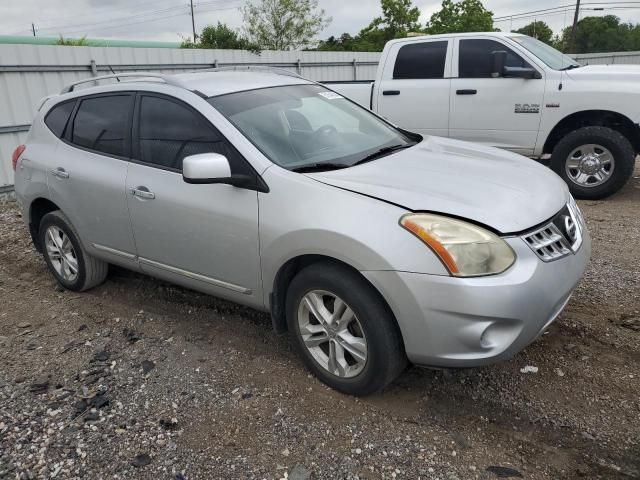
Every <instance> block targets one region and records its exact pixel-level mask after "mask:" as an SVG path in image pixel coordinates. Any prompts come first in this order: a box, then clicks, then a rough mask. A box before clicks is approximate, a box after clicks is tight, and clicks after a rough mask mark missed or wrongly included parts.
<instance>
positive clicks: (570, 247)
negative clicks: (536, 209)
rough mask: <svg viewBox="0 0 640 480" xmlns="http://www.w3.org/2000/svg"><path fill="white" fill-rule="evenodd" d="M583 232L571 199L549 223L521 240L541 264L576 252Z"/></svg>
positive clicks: (582, 222) (582, 226)
mask: <svg viewBox="0 0 640 480" xmlns="http://www.w3.org/2000/svg"><path fill="white" fill-rule="evenodd" d="M583 231H584V220H583V219H582V214H581V213H580V210H579V209H578V206H577V205H576V203H575V200H573V198H572V199H571V201H570V202H569V204H568V205H567V206H565V207H564V208H563V209H562V210H560V212H558V213H557V214H556V215H555V216H554V217H553V218H552V219H551V220H550V221H549V222H547V223H546V224H545V225H543V226H542V227H538V228H536V229H535V230H533V231H531V232H528V233H525V234H524V235H523V236H522V238H523V239H524V241H525V242H526V243H527V245H529V247H530V248H531V250H533V251H534V252H535V254H536V255H537V256H538V257H540V259H541V260H542V261H543V262H552V261H554V260H559V259H560V258H564V257H566V256H567V255H570V254H572V253H575V252H577V251H578V249H579V248H580V245H582V235H583Z"/></svg>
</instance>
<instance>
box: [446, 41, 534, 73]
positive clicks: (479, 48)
mask: <svg viewBox="0 0 640 480" xmlns="http://www.w3.org/2000/svg"><path fill="white" fill-rule="evenodd" d="M499 50H503V51H505V52H507V59H506V62H505V65H506V66H507V67H521V68H524V67H530V65H529V64H528V63H527V62H525V61H524V60H523V59H522V57H521V56H520V55H518V54H517V53H515V52H514V51H513V50H511V49H510V48H509V47H507V46H506V45H504V44H502V43H500V42H496V41H495V40H460V53H459V54H458V77H459V78H491V77H492V75H491V74H492V73H493V72H492V70H493V52H496V51H499Z"/></svg>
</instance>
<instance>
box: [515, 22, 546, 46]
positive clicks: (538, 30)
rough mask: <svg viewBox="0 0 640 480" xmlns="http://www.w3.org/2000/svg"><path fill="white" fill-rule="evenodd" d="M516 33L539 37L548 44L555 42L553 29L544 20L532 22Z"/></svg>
mask: <svg viewBox="0 0 640 480" xmlns="http://www.w3.org/2000/svg"><path fill="white" fill-rule="evenodd" d="M516 33H522V34H523V35H529V36H530V37H533V38H537V39H538V40H540V41H541V42H544V43H546V44H547V45H552V44H553V30H551V28H549V25H547V24H546V23H544V22H540V21H536V22H531V23H530V24H528V25H525V26H524V27H522V28H519V29H518V30H516Z"/></svg>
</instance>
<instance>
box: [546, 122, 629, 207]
mask: <svg viewBox="0 0 640 480" xmlns="http://www.w3.org/2000/svg"><path fill="white" fill-rule="evenodd" d="M635 160H636V154H635V150H634V148H633V146H632V145H631V142H629V140H628V139H627V138H626V137H625V136H624V135H622V134H621V133H620V132H617V131H615V130H612V129H610V128H607V127H584V128H580V129H578V130H574V131H573V132H571V133H569V134H568V135H566V136H565V137H564V138H563V139H561V140H560V141H559V142H558V144H557V145H556V147H555V148H554V149H553V154H552V155H551V168H552V169H553V170H554V171H555V172H556V173H557V174H558V175H560V176H561V177H562V179H563V180H564V181H565V182H567V185H568V186H569V190H571V193H572V194H573V196H574V197H576V198H583V199H590V200H595V199H599V198H605V197H608V196H609V195H612V194H614V193H615V192H617V191H618V190H620V189H621V188H622V187H623V186H624V185H625V184H626V183H627V181H628V180H629V178H630V177H631V175H632V174H633V169H634V165H635Z"/></svg>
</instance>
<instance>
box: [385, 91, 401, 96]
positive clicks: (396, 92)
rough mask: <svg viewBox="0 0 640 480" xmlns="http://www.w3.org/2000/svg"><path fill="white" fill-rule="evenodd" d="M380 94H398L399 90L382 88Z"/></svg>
mask: <svg viewBox="0 0 640 480" xmlns="http://www.w3.org/2000/svg"><path fill="white" fill-rule="evenodd" d="M382 95H400V90H384V91H383V92H382Z"/></svg>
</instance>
